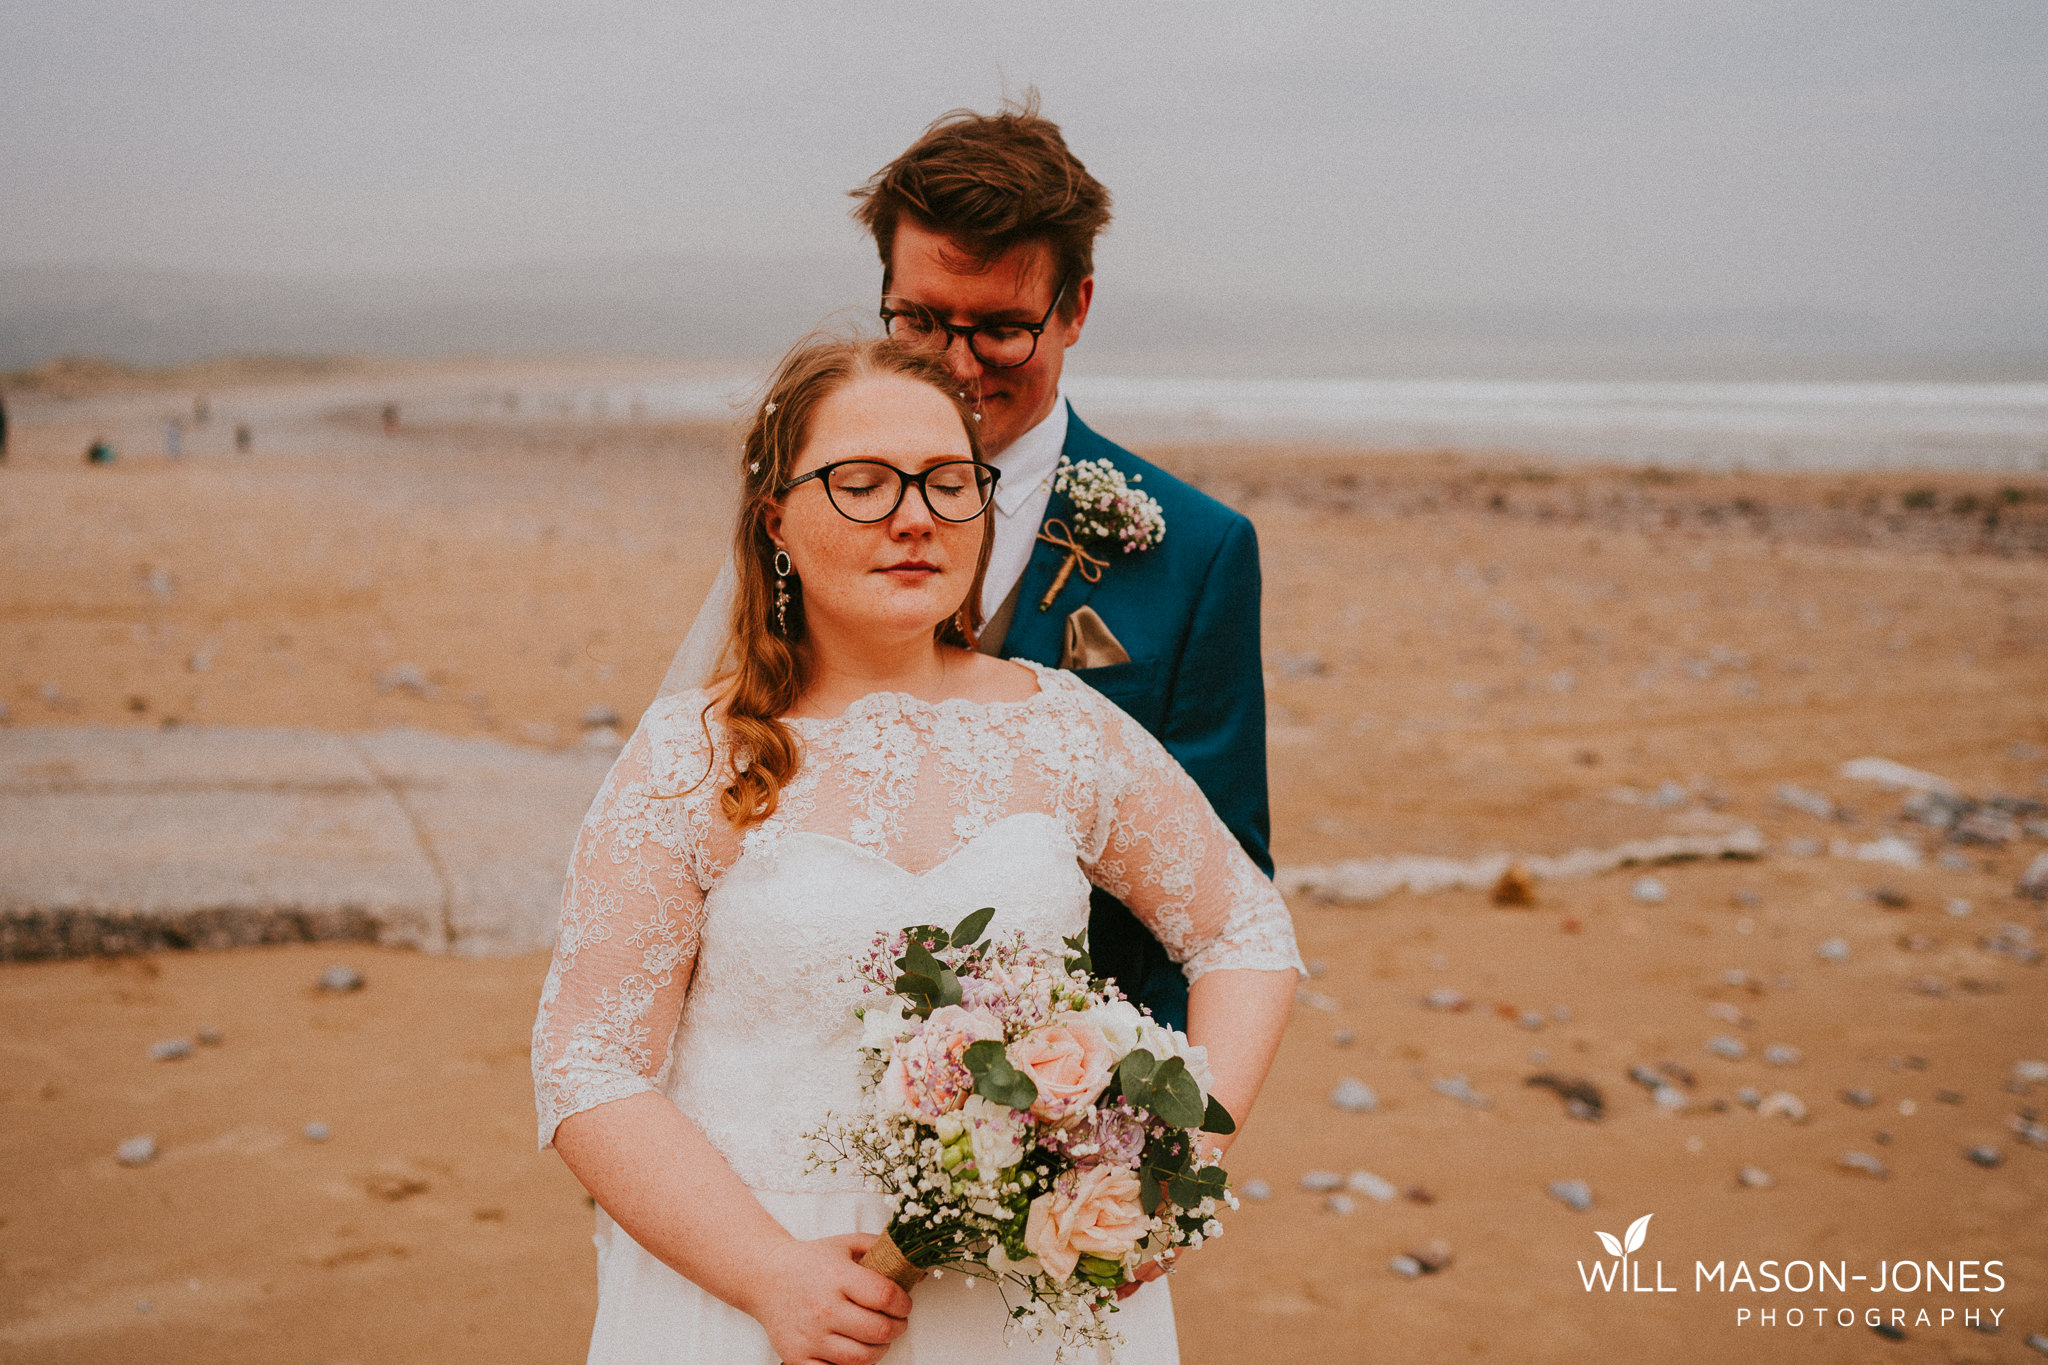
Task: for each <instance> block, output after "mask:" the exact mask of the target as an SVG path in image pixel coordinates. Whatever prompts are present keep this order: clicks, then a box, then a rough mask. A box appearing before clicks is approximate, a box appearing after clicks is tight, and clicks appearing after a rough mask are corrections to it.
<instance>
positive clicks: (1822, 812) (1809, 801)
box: [1777, 782, 1835, 820]
mask: <svg viewBox="0 0 2048 1365" xmlns="http://www.w3.org/2000/svg"><path fill="white" fill-rule="evenodd" d="M1777 795H1778V804H1779V805H1781V806H1786V807H1789V808H1790V809H1792V810H1796V811H1804V812H1805V813H1806V814H1808V815H1811V816H1812V817H1813V818H1814V819H1816V820H1832V819H1834V818H1835V803H1834V802H1833V801H1832V800H1831V799H1829V798H1828V797H1826V796H1823V795H1821V794H1820V793H1819V792H1817V791H1809V790H1807V789H1806V788H1805V787H1801V786H1796V785H1794V784H1793V783H1790V782H1787V783H1786V784H1785V785H1784V786H1782V787H1780V788H1778V793H1777Z"/></svg>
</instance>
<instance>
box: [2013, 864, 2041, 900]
mask: <svg viewBox="0 0 2048 1365" xmlns="http://www.w3.org/2000/svg"><path fill="white" fill-rule="evenodd" d="M2014 890H2016V891H2017V892H2018V893H2019V894H2020V895H2022V896H2026V897H2028V898H2029V899H2031V900H2037V901H2039V900H2048V853H2041V854H2037V855H2035V858H2034V861H2033V862H2031V863H2028V864H2027V870H2026V871H2025V872H2022V873H2021V874H2020V881H2019V885H2018V886H2017V887H2015V888H2014Z"/></svg>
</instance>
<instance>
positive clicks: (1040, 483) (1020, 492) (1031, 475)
mask: <svg viewBox="0 0 2048 1365" xmlns="http://www.w3.org/2000/svg"><path fill="white" fill-rule="evenodd" d="M1066 444H1067V391H1066V389H1065V388H1064V387H1063V388H1061V389H1060V391H1059V392H1058V393H1057V394H1055V395H1054V396H1053V400H1052V411H1051V412H1049V413H1047V414H1046V415H1045V420H1044V421H1042V422H1040V423H1039V424H1038V425H1037V426H1035V427H1033V428H1031V430H1029V431H1027V432H1025V433H1024V434H1023V435H1022V436H1019V437H1018V438H1017V439H1016V440H1014V441H1012V442H1011V443H1010V448H1009V449H1008V450H1005V451H1004V452H1003V453H1002V454H1000V455H997V456H993V457H992V458H991V459H990V460H989V463H990V464H992V465H994V466H995V467H996V468H997V469H1000V470H1002V471H1003V477H1002V478H1001V479H999V480H997V481H996V514H995V526H996V542H995V544H994V546H992V547H991V548H990V550H989V555H988V575H987V576H986V577H985V578H983V579H982V583H981V618H982V620H984V621H986V620H987V619H988V618H989V617H991V616H993V615H995V610H996V608H997V607H999V606H1001V605H1002V604H1003V599H1004V598H1005V597H1008V596H1009V595H1010V589H1012V588H1014V587H1016V586H1017V580H1018V579H1020V578H1022V577H1023V576H1024V566H1025V565H1027V564H1029V563H1030V562H1031V547H1032V546H1033V545H1035V544H1036V543H1037V542H1038V528H1039V527H1040V526H1041V525H1042V524H1043V523H1044V521H1045V508H1046V504H1047V503H1049V502H1051V501H1052V476H1053V472H1054V471H1055V470H1056V469H1058V468H1059V463H1060V452H1061V451H1062V450H1064V449H1065V448H1066Z"/></svg>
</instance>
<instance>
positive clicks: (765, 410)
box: [761, 403, 775, 415]
mask: <svg viewBox="0 0 2048 1365" xmlns="http://www.w3.org/2000/svg"><path fill="white" fill-rule="evenodd" d="M761 411H762V413H763V414H764V415H765V414H772V413H773V412H774V411H775V405H774V404H773V403H770V404H769V405H768V406H767V407H764V408H762V409H761Z"/></svg>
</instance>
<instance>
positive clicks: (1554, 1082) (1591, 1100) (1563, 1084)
mask: <svg viewBox="0 0 2048 1365" xmlns="http://www.w3.org/2000/svg"><path fill="white" fill-rule="evenodd" d="M1522 1084H1524V1085H1529V1086H1535V1087H1536V1088H1538V1089H1541V1090H1549V1091H1552V1092H1554V1093H1555V1094H1556V1095H1557V1097H1558V1098H1559V1099H1561V1100H1563V1101H1564V1109H1565V1112H1566V1113H1567V1114H1570V1115H1571V1116H1572V1117H1573V1118H1575V1119H1585V1120H1587V1121H1588V1122H1592V1123H1597V1122H1599V1121H1600V1120H1601V1119H1602V1118H1603V1117H1605V1116H1606V1113H1607V1097H1606V1096H1604V1095H1602V1094H1601V1093H1600V1087H1599V1086H1597V1085H1595V1084H1593V1083H1592V1082H1591V1081H1589V1080H1587V1079H1585V1078H1584V1077H1582V1076H1560V1075H1558V1074H1557V1073H1556V1072H1554V1071H1542V1072H1538V1073H1537V1074H1536V1075H1534V1076H1530V1077H1528V1078H1526V1079H1525V1080H1524V1081H1523V1082H1522Z"/></svg>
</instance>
